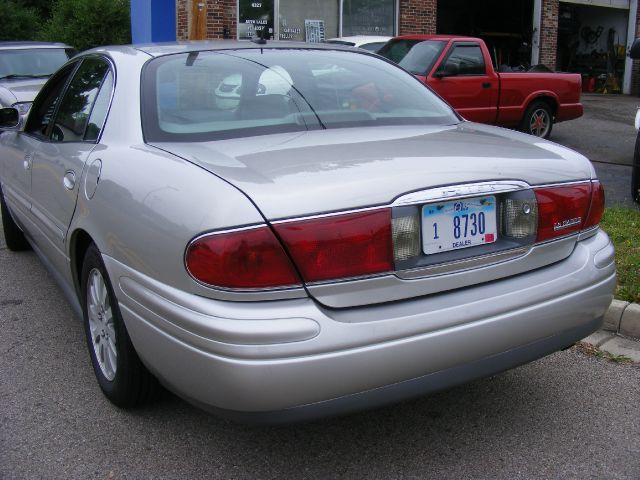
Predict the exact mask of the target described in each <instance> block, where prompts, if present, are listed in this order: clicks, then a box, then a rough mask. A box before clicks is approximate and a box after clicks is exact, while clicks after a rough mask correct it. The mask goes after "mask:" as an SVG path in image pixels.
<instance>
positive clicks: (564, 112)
mask: <svg viewBox="0 0 640 480" xmlns="http://www.w3.org/2000/svg"><path fill="white" fill-rule="evenodd" d="M583 113H584V111H583V108H582V104H581V103H565V104H563V105H560V106H559V107H558V111H557V112H556V123H557V122H564V121H565V120H573V119H574V118H579V117H581V116H582V114H583Z"/></svg>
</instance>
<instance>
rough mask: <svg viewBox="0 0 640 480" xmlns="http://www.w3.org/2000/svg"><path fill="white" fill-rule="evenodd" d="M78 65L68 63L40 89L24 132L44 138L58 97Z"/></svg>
mask: <svg viewBox="0 0 640 480" xmlns="http://www.w3.org/2000/svg"><path fill="white" fill-rule="evenodd" d="M77 65H78V63H77V62H74V63H70V64H69V65H67V66H65V67H63V68H62V70H60V71H59V72H57V73H56V74H55V75H54V76H53V77H51V79H50V80H49V81H48V82H47V84H46V85H45V86H44V87H43V88H42V90H41V91H40V93H39V94H38V96H37V97H36V99H35V101H34V102H33V106H32V107H31V112H30V113H29V118H28V119H27V124H26V126H25V129H24V131H25V132H27V133H30V134H32V135H35V136H37V137H41V138H43V139H44V138H46V137H47V136H48V135H49V133H48V128H49V124H50V123H51V119H52V117H53V115H54V113H55V111H56V106H57V105H58V103H59V100H60V97H61V96H62V92H63V90H64V87H65V85H66V84H67V82H68V81H69V77H70V76H71V74H72V73H73V71H74V69H75V68H76V66H77Z"/></svg>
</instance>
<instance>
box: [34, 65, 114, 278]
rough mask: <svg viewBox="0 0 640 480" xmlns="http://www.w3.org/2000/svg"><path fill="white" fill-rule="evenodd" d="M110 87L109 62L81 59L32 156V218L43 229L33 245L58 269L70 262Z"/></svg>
mask: <svg viewBox="0 0 640 480" xmlns="http://www.w3.org/2000/svg"><path fill="white" fill-rule="evenodd" d="M103 86H104V87H105V88H104V89H102V88H101V87H103ZM112 87H113V74H112V73H111V67H110V63H109V62H108V61H107V60H106V59H104V58H101V57H97V56H92V57H87V58H85V59H83V60H82V62H81V64H80V65H79V66H78V67H77V68H76V70H75V71H74V73H73V76H72V78H71V79H70V81H69V82H68V84H67V87H66V89H65V91H64V93H63V94H62V97H61V98H60V101H59V104H58V105H57V106H56V108H55V111H54V114H53V118H52V120H51V121H50V122H49V124H48V126H47V130H46V139H45V140H44V141H42V142H41V143H40V144H39V145H38V148H37V149H36V151H35V152H34V154H33V160H32V161H33V168H32V178H31V185H32V189H31V200H32V204H31V212H32V217H33V219H34V222H35V223H36V225H37V226H38V227H39V228H38V231H37V232H36V237H37V238H35V240H36V243H39V244H40V246H41V248H42V249H43V250H45V254H47V256H48V257H49V258H50V259H51V260H52V261H53V262H54V264H57V265H56V266H59V267H63V265H64V263H65V262H66V254H65V248H64V244H65V241H66V234H67V230H68V227H69V224H70V223H71V218H72V216H73V213H74V211H75V206H76V200H77V197H78V187H79V183H80V182H79V180H80V178H81V176H82V172H83V169H84V165H85V163H86V161H87V159H88V157H89V155H90V154H91V152H92V150H93V149H94V148H95V145H96V140H97V138H98V135H99V132H100V128H101V127H102V122H103V121H104V116H105V114H106V108H105V103H106V104H108V102H109V100H110V97H111V91H112Z"/></svg>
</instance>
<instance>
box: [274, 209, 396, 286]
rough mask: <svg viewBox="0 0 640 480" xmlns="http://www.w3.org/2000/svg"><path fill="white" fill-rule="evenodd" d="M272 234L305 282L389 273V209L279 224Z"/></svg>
mask: <svg viewBox="0 0 640 480" xmlns="http://www.w3.org/2000/svg"><path fill="white" fill-rule="evenodd" d="M275 230H276V232H277V233H278V235H279V236H280V238H281V239H282V241H283V242H284V244H285V246H286V247H287V249H288V250H289V253H290V255H291V258H292V259H293V261H294V262H295V264H296V266H297V267H298V270H299V271H300V273H301V274H302V277H303V278H304V280H305V281H307V282H316V281H320V280H330V279H335V278H345V277H357V276H361V275H370V274H374V273H381V272H388V271H391V270H393V247H392V244H391V210H389V209H384V210H373V211H368V212H359V213H350V214H344V215H332V216H329V217H324V218H317V219H310V220H301V221H293V222H287V223H280V224H277V225H275Z"/></svg>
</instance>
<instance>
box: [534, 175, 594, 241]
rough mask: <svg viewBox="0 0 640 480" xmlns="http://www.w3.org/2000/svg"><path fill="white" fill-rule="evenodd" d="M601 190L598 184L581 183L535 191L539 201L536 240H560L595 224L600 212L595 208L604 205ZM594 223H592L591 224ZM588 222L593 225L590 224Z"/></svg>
mask: <svg viewBox="0 0 640 480" xmlns="http://www.w3.org/2000/svg"><path fill="white" fill-rule="evenodd" d="M601 188H602V187H601V185H600V183H599V182H594V183H593V186H592V184H591V182H584V183H577V184H574V185H563V186H558V187H543V188H537V189H535V194H536V199H537V202H538V236H537V238H536V241H538V242H542V241H545V240H550V239H553V238H557V237H562V236H565V235H569V234H572V233H576V232H579V231H580V230H582V229H584V228H586V227H588V226H593V225H595V224H597V223H598V221H599V220H600V218H599V217H600V216H601V215H602V213H601V212H600V214H598V213H597V207H596V205H599V204H601V203H602V204H604V201H603V200H604V194H603V193H602V192H601V191H600V189H601ZM592 191H593V192H594V194H593V195H592ZM592 196H593V199H594V204H595V205H594V208H593V212H594V214H593V220H592V216H591V214H590V207H591V205H592ZM587 217H588V218H587ZM596 219H597V220H596ZM594 220H595V223H593V221H594ZM589 222H592V223H591V224H589Z"/></svg>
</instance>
